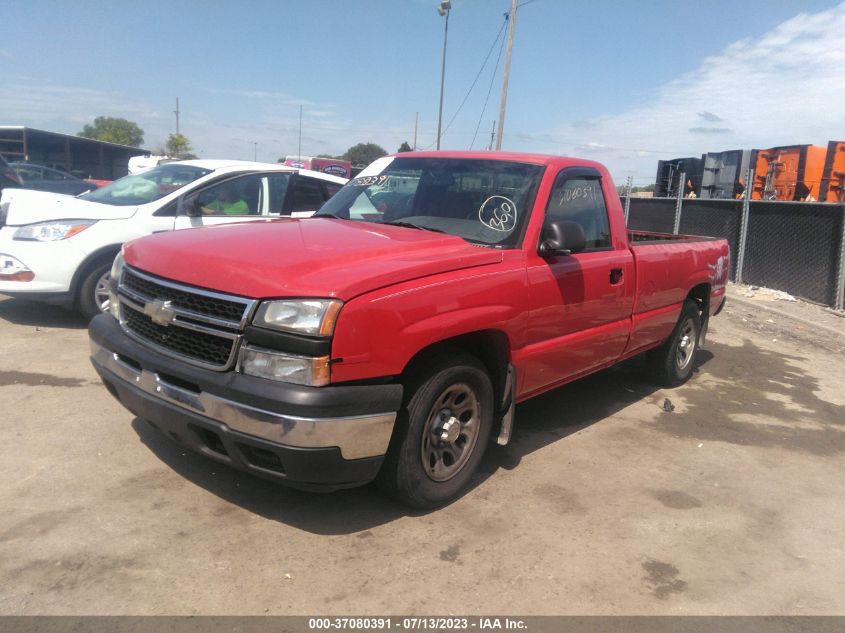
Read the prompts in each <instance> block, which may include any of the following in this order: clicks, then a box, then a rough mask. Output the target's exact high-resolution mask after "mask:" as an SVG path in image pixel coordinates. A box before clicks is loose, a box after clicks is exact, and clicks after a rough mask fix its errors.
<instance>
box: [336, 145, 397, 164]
mask: <svg viewBox="0 0 845 633" xmlns="http://www.w3.org/2000/svg"><path fill="white" fill-rule="evenodd" d="M382 156H387V152H386V151H384V148H383V147H381V146H380V145H376V144H375V143H358V144H357V145H353V146H352V147H350V148H349V149H348V150H346V153H345V154H344V155H343V159H344V160H348V161H349V162H350V163H352V164H353V165H369V164H370V163H371V162H373V161H374V160H375V159H376V158H381V157H382Z"/></svg>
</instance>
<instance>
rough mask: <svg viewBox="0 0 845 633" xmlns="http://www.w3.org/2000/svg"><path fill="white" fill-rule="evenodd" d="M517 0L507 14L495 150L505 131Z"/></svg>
mask: <svg viewBox="0 0 845 633" xmlns="http://www.w3.org/2000/svg"><path fill="white" fill-rule="evenodd" d="M516 2H517V0H511V13H510V16H508V19H509V20H510V25H509V26H508V50H507V53H506V54H505V69H504V71H503V72H502V98H501V99H500V101H499V134H498V135H497V137H496V151H499V150H500V149H502V134H503V133H504V131H505V105H507V101H508V79H509V77H510V74H511V51H512V50H513V32H514V30H515V29H516V9H517V4H516Z"/></svg>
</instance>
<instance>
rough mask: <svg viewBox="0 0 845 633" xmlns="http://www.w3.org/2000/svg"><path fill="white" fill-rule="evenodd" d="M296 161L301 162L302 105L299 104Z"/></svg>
mask: <svg viewBox="0 0 845 633" xmlns="http://www.w3.org/2000/svg"><path fill="white" fill-rule="evenodd" d="M296 161H297V162H298V163H301V162H302V106H301V105H300V106H299V150H298V151H297V154H296Z"/></svg>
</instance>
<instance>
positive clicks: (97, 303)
mask: <svg viewBox="0 0 845 633" xmlns="http://www.w3.org/2000/svg"><path fill="white" fill-rule="evenodd" d="M111 265H112V262H111V260H110V259H107V260H102V261H100V262H98V263H97V264H95V265H94V266H92V267H91V268H89V269H88V272H87V273H86V274H85V277H84V278H83V279H82V283H81V284H80V285H79V291H78V292H77V295H76V307H77V310H79V312H80V313H82V315H83V316H84V317H85V318H86V319H93V318H94V317H95V316H97V315H98V314H100V313H101V312H107V311H108V309H109V286H108V282H109V272H110V271H111Z"/></svg>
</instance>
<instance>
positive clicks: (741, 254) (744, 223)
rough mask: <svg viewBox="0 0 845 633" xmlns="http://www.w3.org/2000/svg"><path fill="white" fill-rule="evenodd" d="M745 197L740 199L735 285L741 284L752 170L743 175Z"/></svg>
mask: <svg viewBox="0 0 845 633" xmlns="http://www.w3.org/2000/svg"><path fill="white" fill-rule="evenodd" d="M745 177H746V178H745V197H744V198H743V199H742V220H741V221H740V224H739V253H737V259H736V283H738V284H741V283H742V268H743V266H744V265H745V242H746V240H747V238H748V211H749V209H750V208H751V183H753V182H754V168H753V167H749V168H748V172H747V173H746V174H745Z"/></svg>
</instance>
